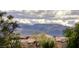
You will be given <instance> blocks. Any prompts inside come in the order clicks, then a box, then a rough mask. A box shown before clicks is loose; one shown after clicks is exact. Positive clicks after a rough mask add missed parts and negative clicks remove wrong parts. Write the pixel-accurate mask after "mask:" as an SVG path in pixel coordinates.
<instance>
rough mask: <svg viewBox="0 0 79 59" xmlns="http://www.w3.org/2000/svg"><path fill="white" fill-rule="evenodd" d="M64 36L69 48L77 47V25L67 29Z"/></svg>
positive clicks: (78, 43) (78, 34)
mask: <svg viewBox="0 0 79 59" xmlns="http://www.w3.org/2000/svg"><path fill="white" fill-rule="evenodd" d="M64 36H66V37H67V38H68V47H69V48H78V47H79V23H77V24H75V26H74V27H72V28H67V29H66V30H64Z"/></svg>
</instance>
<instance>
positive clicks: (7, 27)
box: [0, 12, 21, 48]
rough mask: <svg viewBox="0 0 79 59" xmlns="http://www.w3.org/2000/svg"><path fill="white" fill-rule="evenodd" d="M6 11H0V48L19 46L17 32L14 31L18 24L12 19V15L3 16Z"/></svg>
mask: <svg viewBox="0 0 79 59" xmlns="http://www.w3.org/2000/svg"><path fill="white" fill-rule="evenodd" d="M4 15H6V12H0V47H1V48H19V47H21V43H20V40H19V34H18V33H16V28H17V27H18V24H17V22H16V21H13V20H12V19H13V16H11V15H9V16H7V17H6V18H4V17H3V16H4Z"/></svg>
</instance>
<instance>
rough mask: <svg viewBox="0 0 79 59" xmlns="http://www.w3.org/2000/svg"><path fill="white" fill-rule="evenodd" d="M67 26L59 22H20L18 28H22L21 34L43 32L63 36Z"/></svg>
mask: <svg viewBox="0 0 79 59" xmlns="http://www.w3.org/2000/svg"><path fill="white" fill-rule="evenodd" d="M65 28H67V27H66V26H63V25H58V24H34V25H27V24H20V28H19V29H18V30H20V29H21V30H20V32H21V35H31V34H34V33H42V32H43V33H47V34H50V35H53V36H63V30H65Z"/></svg>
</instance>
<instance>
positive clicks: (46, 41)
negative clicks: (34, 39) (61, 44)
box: [39, 34, 54, 48]
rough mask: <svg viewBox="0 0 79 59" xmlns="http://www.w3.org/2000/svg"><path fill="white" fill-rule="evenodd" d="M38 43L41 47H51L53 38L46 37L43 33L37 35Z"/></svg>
mask: <svg viewBox="0 0 79 59" xmlns="http://www.w3.org/2000/svg"><path fill="white" fill-rule="evenodd" d="M39 45H40V47H42V48H53V47H54V40H53V38H48V37H47V36H45V34H42V35H40V36H39Z"/></svg>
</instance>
